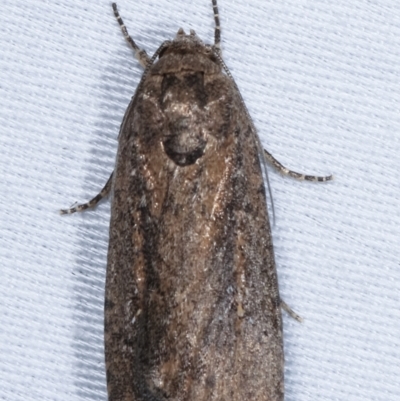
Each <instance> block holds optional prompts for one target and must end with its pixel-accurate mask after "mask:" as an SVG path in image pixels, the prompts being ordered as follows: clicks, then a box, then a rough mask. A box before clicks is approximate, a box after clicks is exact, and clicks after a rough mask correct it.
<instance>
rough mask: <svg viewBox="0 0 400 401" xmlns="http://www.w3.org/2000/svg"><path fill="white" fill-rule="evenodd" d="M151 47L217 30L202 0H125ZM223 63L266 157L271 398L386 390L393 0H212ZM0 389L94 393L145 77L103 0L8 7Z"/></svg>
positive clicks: (102, 392) (396, 335)
mask: <svg viewBox="0 0 400 401" xmlns="http://www.w3.org/2000/svg"><path fill="white" fill-rule="evenodd" d="M118 4H119V8H120V12H121V14H122V16H123V18H124V20H125V23H126V25H127V27H128V29H129V31H130V33H131V35H132V36H133V37H134V38H135V40H137V43H138V44H139V45H140V46H141V47H144V48H145V49H146V50H147V52H148V54H152V53H153V52H154V51H155V50H156V48H157V47H158V45H159V44H160V43H161V42H162V41H163V40H165V39H171V38H173V37H174V35H175V33H176V31H177V30H178V28H179V27H183V28H184V29H185V30H189V29H190V28H191V29H194V30H196V32H197V34H198V35H199V36H200V37H201V38H202V39H203V40H204V41H205V42H208V43H210V42H211V41H212V40H213V19H212V8H211V1H208V0H185V1H171V0H168V1H167V0H146V1H139V0H137V1H136V0H135V1H133V0H132V1H128V0H121V1H120V2H119V3H118ZM219 8H220V14H221V23H222V29H223V31H222V46H223V55H224V58H225V61H226V63H227V65H228V66H229V68H230V69H231V72H232V74H233V76H234V77H235V79H236V82H237V84H238V86H239V88H240V89H241V92H242V95H243V97H244V99H245V101H246V104H247V106H248V108H249V110H250V113H251V115H252V117H253V119H254V122H255V125H256V126H257V128H258V130H259V134H260V137H261V140H262V142H263V144H264V146H265V147H266V148H267V149H268V150H269V151H270V152H272V153H273V154H274V156H275V157H276V158H277V159H278V160H280V161H281V162H282V163H283V164H285V165H286V166H287V167H289V168H292V169H294V170H297V171H299V172H304V173H309V174H320V175H325V174H330V173H332V174H334V175H335V181H333V182H330V183H326V184H315V183H305V182H297V181H295V180H293V179H290V178H283V177H281V176H280V175H279V174H277V173H275V172H274V171H273V170H272V169H270V173H269V177H270V181H271V186H272V191H273V195H274V202H275V211H276V224H275V227H274V228H273V235H274V243H275V250H276V261H277V267H278V272H279V278H280V286H281V294H282V297H283V298H284V300H285V301H286V302H287V303H289V304H290V305H291V306H292V308H293V309H295V310H296V312H298V313H299V314H300V315H301V316H302V317H303V318H304V323H303V324H298V323H297V322H296V321H294V320H293V319H290V318H289V317H288V316H287V315H284V324H285V352H286V401H306V400H312V401H315V400H325V401H333V400H338V401H339V400H340V401H341V400H351V401H353V400H354V401H365V400H382V401H395V400H398V399H399V397H400V382H399V358H400V324H399V318H400V311H399V305H400V303H399V301H400V299H399V298H400V264H399V260H400V251H399V249H400V247H399V235H400V208H399V203H400V202H399V200H400V188H399V187H400V179H399V173H398V171H399V169H400V162H399V157H398V155H399V153H400V139H399V138H400V68H399V66H400V8H399V5H398V1H395V0H387V1H381V2H380V3H379V5H374V4H373V3H372V2H370V1H367V0H354V1H352V2H349V1H344V0H338V1H335V2H332V1H329V0H324V1H299V0H271V1H263V0H257V1H256V0H254V1H251V2H250V1H242V0H240V1H239V0H236V1H235V0H220V1H219ZM0 27H1V28H0V30H1V35H0V42H1V44H0V55H1V56H0V102H1V107H0V127H1V128H0V154H1V157H0V176H1V180H0V187H1V196H0V210H1V212H0V273H1V279H0V297H1V307H0V399H2V400H7V401H17V400H31V401H35V400H41V401H43V400H60V401H61V400H62V401H68V400H75V401H76V400H106V385H105V372H104V362H103V293H104V277H105V268H106V254H107V238H108V219H109V203H108V202H104V203H102V204H101V205H100V206H99V207H98V208H97V209H96V211H94V212H93V211H90V212H86V213H84V214H79V215H74V216H63V217H60V216H59V215H58V212H57V211H58V209H60V208H64V207H68V206H70V205H71V204H73V203H74V202H75V201H78V202H83V201H86V200H88V199H89V198H90V197H91V196H93V195H95V194H96V193H97V192H98V191H99V190H100V189H101V187H102V186H103V184H104V183H105V181H106V180H107V178H108V176H109V173H110V172H111V171H112V169H113V162H114V158H115V154H116V147H117V136H118V130H119V125H120V123H121V121H122V118H123V115H124V111H125V109H126V107H127V105H128V103H129V100H130V97H131V96H132V95H133V93H134V91H135V88H136V85H137V83H138V81H139V78H140V76H141V71H142V70H141V67H140V66H139V65H138V63H137V62H136V60H135V59H134V58H133V56H132V52H131V50H130V49H129V48H128V46H127V45H126V44H125V42H124V40H123V37H122V35H121V33H120V30H119V27H118V25H117V23H116V21H115V19H114V16H113V14H112V9H111V5H110V2H108V1H93V0H89V1H84V2H82V1H79V2H78V1H76V0H74V1H71V0H59V1H57V2H51V1H39V0H36V1H35V0H32V1H29V2H24V1H11V0H6V1H3V3H2V6H1V13H0Z"/></svg>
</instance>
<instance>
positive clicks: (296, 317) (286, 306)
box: [280, 299, 303, 323]
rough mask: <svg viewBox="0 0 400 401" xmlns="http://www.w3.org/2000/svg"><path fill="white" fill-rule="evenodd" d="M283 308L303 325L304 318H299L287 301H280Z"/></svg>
mask: <svg viewBox="0 0 400 401" xmlns="http://www.w3.org/2000/svg"><path fill="white" fill-rule="evenodd" d="M280 303H281V305H280V306H281V308H282V309H283V310H284V311H285V312H286V313H287V314H288V315H289V316H290V317H292V318H293V319H295V320H297V321H298V322H300V323H302V322H303V318H302V317H301V316H299V315H298V314H297V313H296V312H295V311H294V310H293V309H292V308H291V307H290V306H289V305H288V304H287V303H286V302H285V301H282V299H281V300H280Z"/></svg>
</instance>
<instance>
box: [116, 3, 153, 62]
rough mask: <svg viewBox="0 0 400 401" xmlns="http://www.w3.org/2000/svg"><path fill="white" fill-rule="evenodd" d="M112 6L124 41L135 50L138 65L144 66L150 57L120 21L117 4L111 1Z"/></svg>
mask: <svg viewBox="0 0 400 401" xmlns="http://www.w3.org/2000/svg"><path fill="white" fill-rule="evenodd" d="M112 8H113V10H114V15H115V18H116V19H117V21H118V24H119V26H120V27H121V31H122V34H123V35H124V37H125V39H126V41H127V42H128V43H129V46H130V47H132V49H133V50H134V52H135V57H136V58H137V59H138V60H139V63H140V65H141V66H142V67H144V68H146V67H147V64H148V63H149V62H150V57H149V56H148V55H147V53H146V50H142V49H140V48H139V46H138V45H137V44H136V43H135V41H134V40H133V39H132V38H131V37H130V35H129V33H128V30H127V29H126V26H125V25H124V21H122V18H121V16H120V15H119V12H118V8H117V4H116V3H112Z"/></svg>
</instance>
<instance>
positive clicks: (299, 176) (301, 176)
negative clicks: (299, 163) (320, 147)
mask: <svg viewBox="0 0 400 401" xmlns="http://www.w3.org/2000/svg"><path fill="white" fill-rule="evenodd" d="M264 155H265V157H266V158H267V160H268V161H269V162H270V163H271V164H272V165H273V166H274V167H275V168H276V169H277V170H278V171H279V172H281V173H282V174H284V175H289V176H290V177H293V178H297V179H298V180H306V181H320V182H324V181H331V180H333V175H327V176H325V177H319V176H316V175H305V174H301V173H296V172H295V171H292V170H289V169H288V168H286V167H285V166H283V165H282V164H281V163H279V162H278V160H276V159H275V157H274V156H272V155H271V153H269V152H267V151H266V150H265V149H264Z"/></svg>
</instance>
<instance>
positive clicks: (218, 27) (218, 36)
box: [212, 0, 221, 54]
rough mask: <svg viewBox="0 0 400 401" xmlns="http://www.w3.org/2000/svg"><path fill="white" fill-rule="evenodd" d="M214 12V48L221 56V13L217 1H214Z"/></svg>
mask: <svg viewBox="0 0 400 401" xmlns="http://www.w3.org/2000/svg"><path fill="white" fill-rule="evenodd" d="M212 4H213V11H214V21H215V29H214V47H215V50H217V52H218V53H220V54H221V23H220V21H219V13H218V6H217V0H212Z"/></svg>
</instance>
